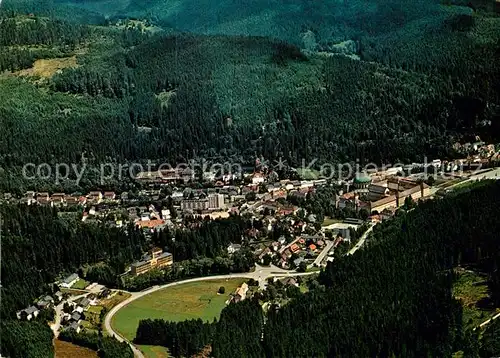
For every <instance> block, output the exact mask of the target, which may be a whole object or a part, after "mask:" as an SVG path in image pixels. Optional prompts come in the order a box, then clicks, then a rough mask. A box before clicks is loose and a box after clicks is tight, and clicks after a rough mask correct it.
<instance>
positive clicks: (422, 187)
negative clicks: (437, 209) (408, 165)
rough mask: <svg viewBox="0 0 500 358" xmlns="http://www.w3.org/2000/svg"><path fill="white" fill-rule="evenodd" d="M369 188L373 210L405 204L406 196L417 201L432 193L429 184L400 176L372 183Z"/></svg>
mask: <svg viewBox="0 0 500 358" xmlns="http://www.w3.org/2000/svg"><path fill="white" fill-rule="evenodd" d="M368 190H369V192H368V197H369V199H370V200H371V201H370V211H371V212H374V211H377V212H382V211H383V210H384V209H389V208H399V207H400V206H403V205H404V203H405V200H406V198H409V197H411V198H412V199H413V200H415V201H416V200H418V199H420V198H423V197H426V196H428V195H429V194H430V188H429V186H428V185H427V184H425V183H423V182H422V183H417V182H415V181H413V180H408V179H405V178H399V177H391V178H389V179H387V181H384V182H380V183H377V184H372V185H370V186H369V187H368Z"/></svg>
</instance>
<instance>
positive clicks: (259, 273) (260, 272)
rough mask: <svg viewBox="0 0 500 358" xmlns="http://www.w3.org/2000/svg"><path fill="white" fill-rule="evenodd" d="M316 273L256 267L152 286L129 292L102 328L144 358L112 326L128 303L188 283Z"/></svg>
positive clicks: (259, 279)
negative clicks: (243, 270) (118, 313)
mask: <svg viewBox="0 0 500 358" xmlns="http://www.w3.org/2000/svg"><path fill="white" fill-rule="evenodd" d="M315 273H317V272H296V271H289V270H283V269H280V268H278V267H276V266H273V265H271V266H269V267H265V266H259V265H256V267H255V271H253V272H246V273H234V274H229V275H218V276H206V277H196V278H191V279H188V280H183V281H177V282H171V283H167V284H165V285H161V286H154V287H151V288H150V289H148V290H145V291H141V292H129V293H130V294H131V295H132V296H130V297H129V298H128V299H126V300H125V301H123V302H121V303H119V304H118V305H116V306H115V307H113V309H111V311H109V313H108V314H107V315H106V318H105V320H104V328H105V330H106V331H107V332H108V334H109V335H110V336H114V337H115V338H116V339H118V340H119V341H120V342H127V343H128V344H129V345H130V347H131V348H132V350H133V351H134V355H135V356H136V357H138V358H144V354H143V353H142V352H141V351H140V350H139V349H138V348H137V347H136V346H134V345H133V344H132V343H131V342H129V341H128V340H127V339H126V338H125V337H123V336H121V335H120V334H119V333H118V332H116V331H115V330H114V329H113V327H112V325H111V322H112V319H113V316H114V315H115V314H116V313H117V312H118V311H119V310H121V309H122V308H123V307H125V306H126V305H128V304H129V303H131V302H133V301H135V300H137V299H139V298H141V297H144V296H146V295H149V294H150V293H153V292H156V291H159V290H163V289H165V288H169V287H173V286H178V285H182V284H185V283H190V282H200V281H208V280H225V279H231V278H245V279H251V278H252V279H254V280H257V281H259V283H261V282H265V281H266V280H267V279H268V278H271V277H287V276H307V275H312V274H315Z"/></svg>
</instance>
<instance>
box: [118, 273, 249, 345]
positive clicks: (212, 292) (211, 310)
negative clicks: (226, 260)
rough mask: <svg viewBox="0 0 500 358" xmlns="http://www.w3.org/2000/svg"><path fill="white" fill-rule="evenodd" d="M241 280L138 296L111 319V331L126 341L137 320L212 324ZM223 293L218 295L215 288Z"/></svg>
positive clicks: (185, 286) (220, 281)
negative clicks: (199, 320)
mask: <svg viewBox="0 0 500 358" xmlns="http://www.w3.org/2000/svg"><path fill="white" fill-rule="evenodd" d="M243 281H244V280H243V279H230V280H210V281H200V282H192V283H186V284H183V285H179V286H174V287H169V288H166V289H164V290H160V291H156V292H153V293H151V294H149V295H146V296H144V297H141V298H139V299H137V300H135V301H133V302H131V303H130V304H128V305H127V306H125V307H123V308H122V309H121V310H119V311H118V312H117V313H116V314H115V315H114V316H113V319H112V322H111V324H112V325H113V328H114V329H115V330H116V331H117V332H119V333H120V334H121V335H123V336H124V337H126V338H127V339H129V340H132V339H133V338H134V337H135V333H136V330H137V326H138V325H139V321H140V320H141V319H147V318H151V319H155V318H161V319H165V320H169V321H184V320H187V319H195V318H201V319H203V320H205V321H212V320H213V319H214V318H215V317H219V315H220V312H221V311H222V309H223V308H224V307H225V302H226V300H227V299H228V298H229V294H230V293H232V292H234V291H235V290H236V288H237V287H238V286H240V285H241V284H242V283H243ZM221 286H224V287H225V289H226V293H225V294H223V295H218V294H217V291H218V290H219V287H221Z"/></svg>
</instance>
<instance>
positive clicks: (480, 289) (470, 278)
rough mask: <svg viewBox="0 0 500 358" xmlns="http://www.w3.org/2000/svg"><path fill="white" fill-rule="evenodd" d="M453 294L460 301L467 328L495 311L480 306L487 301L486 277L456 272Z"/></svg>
mask: <svg viewBox="0 0 500 358" xmlns="http://www.w3.org/2000/svg"><path fill="white" fill-rule="evenodd" d="M453 295H454V296H455V297H456V298H457V299H459V300H460V302H461V303H462V307H463V324H464V325H465V326H466V327H468V328H474V327H477V326H478V325H479V324H480V323H482V322H484V321H485V320H487V319H488V318H489V317H490V316H492V315H493V313H494V312H495V311H494V310H491V309H489V308H485V307H482V306H485V302H487V301H488V298H489V289H488V284H487V281H486V279H485V278H484V277H482V276H481V275H479V274H477V273H475V272H471V271H463V272H459V273H458V279H457V281H456V282H455V284H454V286H453Z"/></svg>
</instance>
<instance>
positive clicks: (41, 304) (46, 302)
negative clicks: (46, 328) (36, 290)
mask: <svg viewBox="0 0 500 358" xmlns="http://www.w3.org/2000/svg"><path fill="white" fill-rule="evenodd" d="M36 305H37V306H38V308H39V309H45V308H48V307H51V306H53V305H54V299H53V298H52V297H50V296H45V297H44V298H42V299H41V300H39V301H38V302H37V304H36Z"/></svg>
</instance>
